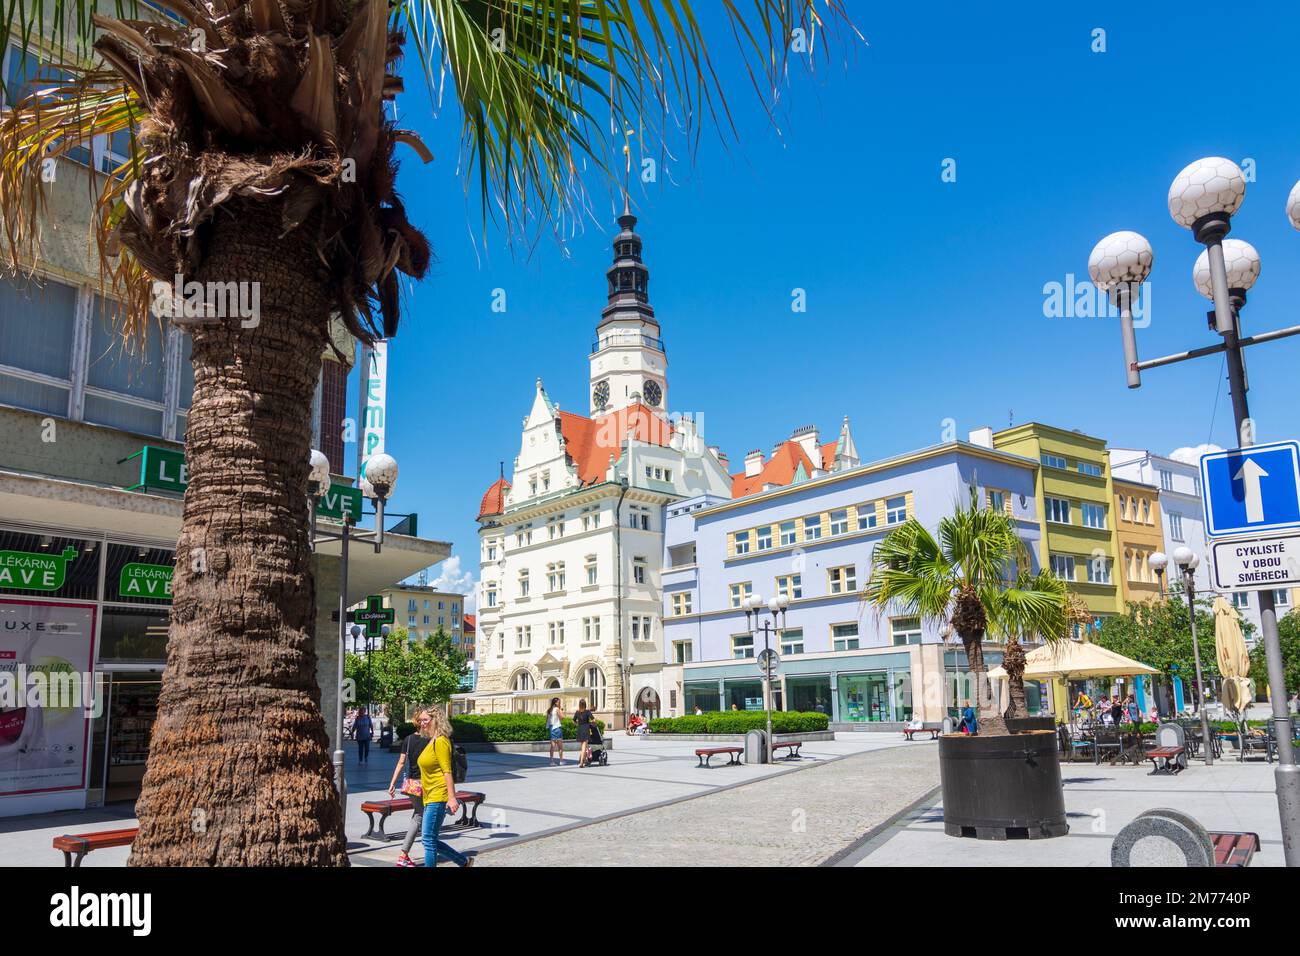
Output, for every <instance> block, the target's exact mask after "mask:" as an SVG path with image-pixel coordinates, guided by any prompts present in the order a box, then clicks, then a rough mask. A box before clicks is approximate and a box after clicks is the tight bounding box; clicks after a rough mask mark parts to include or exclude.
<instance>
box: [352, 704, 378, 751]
mask: <svg viewBox="0 0 1300 956" xmlns="http://www.w3.org/2000/svg"><path fill="white" fill-rule="evenodd" d="M352 730H353V732H354V733H355V734H356V736H357V763H368V762H369V760H370V741H371V740H372V739H373V738H374V736H375V724H374V722H373V721H372V720H371V719H370V713H369V712H368V711H367V710H366V709H365V708H364V707H362V708H361V713H359V714H358V715H357V719H356V722H355V723H353V725H352Z"/></svg>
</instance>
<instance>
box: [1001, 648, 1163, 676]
mask: <svg viewBox="0 0 1300 956" xmlns="http://www.w3.org/2000/svg"><path fill="white" fill-rule="evenodd" d="M1159 673H1160V672H1159V671H1158V670H1156V669H1155V668H1154V667H1148V666H1147V665H1146V664H1142V663H1140V662H1138V661H1135V660H1132V659H1131V658H1128V657H1125V656H1124V655H1123V654H1116V653H1115V652H1114V651H1109V650H1107V649H1106V648H1104V647H1099V646H1097V645H1096V644H1088V643H1084V642H1082V641H1057V642H1055V643H1054V644H1044V645H1043V646H1042V647H1037V648H1035V649H1034V650H1032V651H1030V652H1029V653H1028V654H1026V655H1025V680H1050V679H1052V678H1055V677H1063V678H1066V679H1068V680H1082V679H1083V678H1085V677H1130V676H1133V675H1136V674H1159ZM989 677H991V678H993V679H994V680H1006V677H1007V672H1006V669H1005V668H1002V667H995V668H994V669H993V670H991V671H989Z"/></svg>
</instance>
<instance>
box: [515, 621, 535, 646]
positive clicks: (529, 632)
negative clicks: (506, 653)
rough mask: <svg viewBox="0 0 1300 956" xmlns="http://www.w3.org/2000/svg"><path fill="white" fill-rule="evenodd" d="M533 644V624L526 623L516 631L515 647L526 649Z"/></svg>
mask: <svg viewBox="0 0 1300 956" xmlns="http://www.w3.org/2000/svg"><path fill="white" fill-rule="evenodd" d="M532 646H533V628H532V625H529V624H525V625H524V626H522V627H520V628H519V629H518V630H516V631H515V649H516V650H520V651H526V650H528V649H529V648H531V647H532Z"/></svg>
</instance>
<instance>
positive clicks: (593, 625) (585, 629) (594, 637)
mask: <svg viewBox="0 0 1300 956" xmlns="http://www.w3.org/2000/svg"><path fill="white" fill-rule="evenodd" d="M582 641H583V643H584V644H599V643H600V618H598V617H584V618H583V619H582Z"/></svg>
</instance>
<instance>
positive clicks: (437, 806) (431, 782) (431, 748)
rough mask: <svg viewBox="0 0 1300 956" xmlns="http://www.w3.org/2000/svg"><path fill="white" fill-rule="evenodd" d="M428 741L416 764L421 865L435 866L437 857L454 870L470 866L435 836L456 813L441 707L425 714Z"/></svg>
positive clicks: (448, 741) (470, 858) (446, 721)
mask: <svg viewBox="0 0 1300 956" xmlns="http://www.w3.org/2000/svg"><path fill="white" fill-rule="evenodd" d="M429 738H430V740H431V741H432V742H431V743H430V744H429V745H428V746H426V747H425V748H424V750H423V751H422V752H421V754H420V756H419V758H418V760H417V761H416V762H417V765H418V766H419V768H420V788H421V791H422V796H421V799H422V800H423V801H424V821H423V825H422V828H421V829H422V836H423V838H424V865H425V866H427V867H430V868H432V867H434V866H437V865H438V854H439V853H441V854H442V855H443V856H446V857H449V858H450V859H451V861H452V862H453V863H455V864H456V865H457V866H473V865H474V857H473V856H472V855H469V856H467V855H466V854H464V853H461V852H460V851H459V850H456V849H454V848H453V847H451V846H449V845H447V844H446V843H445V842H443V841H442V840H441V839H440V838H439V836H438V834H439V832H440V831H441V830H442V821H443V820H445V819H446V817H447V814H448V813H453V814H454V813H456V812H457V811H458V810H459V809H460V801H458V800H457V799H456V782H455V781H454V780H453V779H452V776H451V720H450V719H448V717H447V714H446V713H445V712H444V711H443V709H442V708H441V707H435V708H433V709H432V710H431V711H429Z"/></svg>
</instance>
